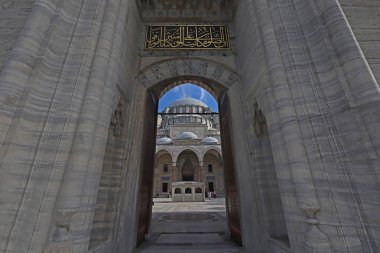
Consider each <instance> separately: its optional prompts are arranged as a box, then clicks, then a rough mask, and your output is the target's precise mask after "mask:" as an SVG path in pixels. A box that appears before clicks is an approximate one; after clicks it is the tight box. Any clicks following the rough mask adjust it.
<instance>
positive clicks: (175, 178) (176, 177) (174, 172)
mask: <svg viewBox="0 0 380 253" xmlns="http://www.w3.org/2000/svg"><path fill="white" fill-rule="evenodd" d="M172 168H173V182H178V168H177V162H173V167H172Z"/></svg>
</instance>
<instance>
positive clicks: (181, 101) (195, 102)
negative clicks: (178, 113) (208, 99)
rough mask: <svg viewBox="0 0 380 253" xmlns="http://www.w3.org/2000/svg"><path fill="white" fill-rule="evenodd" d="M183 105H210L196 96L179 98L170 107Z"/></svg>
mask: <svg viewBox="0 0 380 253" xmlns="http://www.w3.org/2000/svg"><path fill="white" fill-rule="evenodd" d="M181 105H198V106H203V107H208V106H207V105H206V104H205V103H203V102H202V101H200V100H198V99H195V98H180V99H177V100H175V101H174V102H173V103H171V104H170V105H169V107H176V106H181Z"/></svg>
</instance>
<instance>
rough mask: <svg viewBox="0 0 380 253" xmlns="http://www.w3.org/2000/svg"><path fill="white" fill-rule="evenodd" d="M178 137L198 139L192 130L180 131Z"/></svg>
mask: <svg viewBox="0 0 380 253" xmlns="http://www.w3.org/2000/svg"><path fill="white" fill-rule="evenodd" d="M179 138H180V139H186V140H187V139H198V136H197V135H196V134H195V133H193V132H182V133H181V134H180V135H179Z"/></svg>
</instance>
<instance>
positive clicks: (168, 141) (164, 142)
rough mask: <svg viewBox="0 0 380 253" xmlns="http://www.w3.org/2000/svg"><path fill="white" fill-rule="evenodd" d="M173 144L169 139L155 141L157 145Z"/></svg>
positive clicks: (163, 138)
mask: <svg viewBox="0 0 380 253" xmlns="http://www.w3.org/2000/svg"><path fill="white" fill-rule="evenodd" d="M170 144H173V140H172V139H170V138H169V137H161V138H159V139H158V140H157V145H170Z"/></svg>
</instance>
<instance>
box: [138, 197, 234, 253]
mask: <svg viewBox="0 0 380 253" xmlns="http://www.w3.org/2000/svg"><path fill="white" fill-rule="evenodd" d="M137 252H138V253H161V252H162V253H164V252H165V253H176V252H183V253H213V252H218V253H233V252H242V248H241V247H239V246H238V245H236V244H235V243H234V242H233V241H231V240H230V239H229V232H228V228H227V219H226V208H225V201H224V198H217V199H206V201H205V202H171V199H169V198H168V199H154V206H153V213H152V230H151V237H150V240H149V241H147V242H145V243H143V244H142V245H141V246H140V247H139V248H138V249H137V251H136V253H137Z"/></svg>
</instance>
